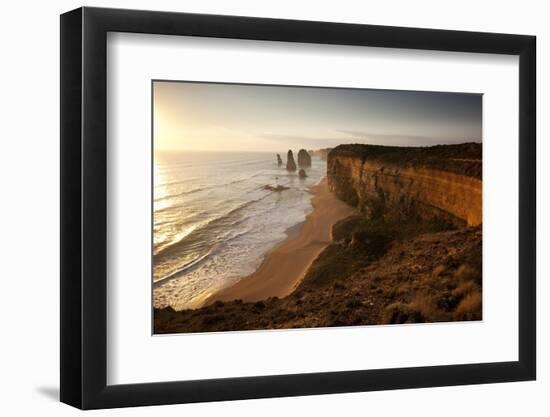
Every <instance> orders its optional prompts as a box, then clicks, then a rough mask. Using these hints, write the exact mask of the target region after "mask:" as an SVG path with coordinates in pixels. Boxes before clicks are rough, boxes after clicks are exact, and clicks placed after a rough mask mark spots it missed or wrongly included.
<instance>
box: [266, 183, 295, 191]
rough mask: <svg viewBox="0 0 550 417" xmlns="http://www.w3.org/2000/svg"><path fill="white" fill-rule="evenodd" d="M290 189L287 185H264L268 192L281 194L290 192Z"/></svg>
mask: <svg viewBox="0 0 550 417" xmlns="http://www.w3.org/2000/svg"><path fill="white" fill-rule="evenodd" d="M289 188H290V187H287V186H285V185H280V184H278V185H269V184H267V185H264V190H267V191H276V192H281V191H284V190H288V189H289Z"/></svg>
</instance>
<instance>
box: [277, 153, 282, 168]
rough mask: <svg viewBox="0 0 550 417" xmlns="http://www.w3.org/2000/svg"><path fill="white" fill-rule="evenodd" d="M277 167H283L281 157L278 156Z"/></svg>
mask: <svg viewBox="0 0 550 417" xmlns="http://www.w3.org/2000/svg"><path fill="white" fill-rule="evenodd" d="M277 165H279V166H281V165H283V160H282V159H281V155H279V154H277Z"/></svg>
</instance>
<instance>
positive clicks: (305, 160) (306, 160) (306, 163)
mask: <svg viewBox="0 0 550 417" xmlns="http://www.w3.org/2000/svg"><path fill="white" fill-rule="evenodd" d="M298 165H299V166H300V167H310V166H311V156H310V155H309V153H308V152H307V151H306V150H305V149H300V151H299V152H298Z"/></svg>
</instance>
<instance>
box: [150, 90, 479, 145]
mask: <svg viewBox="0 0 550 417" xmlns="http://www.w3.org/2000/svg"><path fill="white" fill-rule="evenodd" d="M153 109H154V111H153V117H154V119H153V126H154V137H153V140H154V148H155V150H189V151H252V152H258V151H266V152H267V151H269V152H271V151H276V152H286V150H287V149H300V148H304V149H319V148H329V147H334V146H337V145H339V144H342V143H369V144H374V145H391V146H428V145H437V144H451V143H462V142H481V139H482V125H481V118H482V111H481V109H482V95H481V94H461V93H440V92H420V91H397V90H369V89H343V88H316V87H285V86H261V85H246V84H221V83H196V82H171V81H170V82H168V81H155V82H154V84H153Z"/></svg>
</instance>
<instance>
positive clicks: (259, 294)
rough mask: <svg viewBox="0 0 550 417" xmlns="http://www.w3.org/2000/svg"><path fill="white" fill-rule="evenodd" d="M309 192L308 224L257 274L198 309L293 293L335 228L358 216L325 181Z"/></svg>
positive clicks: (214, 295) (291, 232)
mask: <svg viewBox="0 0 550 417" xmlns="http://www.w3.org/2000/svg"><path fill="white" fill-rule="evenodd" d="M309 192H311V194H312V195H313V197H312V199H311V204H312V206H313V211H312V212H311V213H309V214H308V215H307V217H306V219H305V221H304V222H302V223H299V224H297V225H295V226H293V227H291V228H289V229H288V230H287V231H286V234H287V236H288V237H287V238H286V239H285V240H283V241H282V242H281V243H279V244H278V245H277V246H275V247H274V248H273V249H272V250H271V251H269V252H268V253H267V254H266V256H265V258H264V260H263V262H262V263H261V265H260V266H259V268H258V269H257V270H256V271H255V272H254V273H252V274H251V275H248V276H246V277H244V278H242V279H241V280H239V281H238V282H236V283H235V284H232V285H230V286H228V287H225V288H222V289H220V290H217V291H216V292H214V293H212V294H209V295H207V296H206V297H205V298H204V299H203V301H202V302H201V303H200V305H198V306H197V308H200V307H204V306H208V305H210V304H212V303H214V302H216V301H232V300H242V301H245V302H246V301H260V300H265V299H268V298H270V297H279V298H282V297H285V296H287V295H289V294H290V293H292V291H293V290H294V289H295V288H296V286H297V285H298V284H299V283H300V281H301V280H302V279H303V277H304V276H305V274H306V272H307V270H308V269H309V267H310V266H311V264H312V263H313V261H314V260H315V259H316V258H317V256H318V255H319V254H320V253H321V252H322V251H323V249H325V248H326V247H327V246H328V245H329V244H330V243H332V226H334V224H336V223H337V222H338V221H340V220H342V219H344V218H346V217H348V216H350V215H352V214H353V213H354V212H355V209H354V208H352V207H350V206H348V205H347V204H346V203H344V202H343V201H341V200H339V199H338V198H337V197H336V196H335V195H334V194H333V193H331V192H330V191H329V189H328V181H327V178H326V177H324V178H323V179H322V180H321V181H320V182H319V183H318V184H316V185H313V186H311V187H310V189H309Z"/></svg>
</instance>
